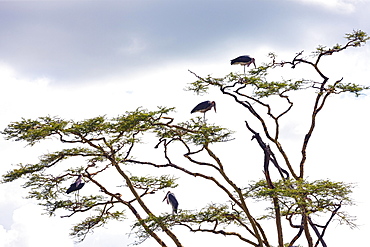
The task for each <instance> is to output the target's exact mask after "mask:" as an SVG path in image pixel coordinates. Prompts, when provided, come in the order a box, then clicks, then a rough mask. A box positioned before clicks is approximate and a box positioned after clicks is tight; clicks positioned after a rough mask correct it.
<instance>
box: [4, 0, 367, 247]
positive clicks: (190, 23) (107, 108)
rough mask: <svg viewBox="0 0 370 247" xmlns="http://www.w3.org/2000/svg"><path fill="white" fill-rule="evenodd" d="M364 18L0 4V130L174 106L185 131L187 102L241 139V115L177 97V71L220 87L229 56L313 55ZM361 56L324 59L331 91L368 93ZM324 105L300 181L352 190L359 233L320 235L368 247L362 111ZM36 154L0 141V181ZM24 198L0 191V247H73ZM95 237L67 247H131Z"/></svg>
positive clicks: (313, 5) (359, 105) (204, 8)
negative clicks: (344, 87) (23, 122)
mask: <svg viewBox="0 0 370 247" xmlns="http://www.w3.org/2000/svg"><path fill="white" fill-rule="evenodd" d="M369 13H370V2H369V1H368V0H325V1H321V0H291V1H288V0H282V1H278V0H260V1H252V0H244V1H233V0H231V1H221V0H216V1H215V0H213V1H211V0H197V1H192V0H189V1H170V0H164V1H155V0H151V1H150V0H145V1H144V0H143V1H126V0H122V1H99V0H96V1H74V0H71V1H58V0H55V1H52V0H50V1H47V0H46V1H31V0H29V1H27V0H25V1H17V0H13V1H11V0H9V1H1V0H0V37H1V38H0V85H1V97H0V115H1V121H0V129H2V130H3V129H4V128H5V127H6V125H7V124H8V123H9V122H11V121H17V120H19V119H21V118H22V117H24V118H36V117H39V116H45V115H51V116H60V117H63V118H67V119H75V120H82V119H85V118H88V117H95V116H98V115H108V116H113V117H114V116H116V115H118V114H121V113H123V112H124V111H126V110H133V109H136V108H137V107H139V106H143V107H145V108H148V109H155V108H154V107H155V106H168V107H172V106H174V107H176V109H177V113H176V117H178V118H179V119H180V120H186V119H188V118H190V117H191V116H190V114H189V111H190V110H191V108H192V107H193V106H194V105H195V104H196V103H198V102H200V101H203V100H207V99H215V100H216V101H217V102H218V105H217V106H218V109H217V110H218V112H217V114H214V113H210V114H209V120H210V121H213V122H221V123H222V124H223V123H224V124H226V125H228V124H229V125H228V126H227V127H231V128H234V127H235V128H236V129H237V128H241V129H242V130H240V132H239V133H245V130H244V128H243V121H244V116H235V113H236V112H235V111H234V112H233V111H230V110H228V109H229V107H228V105H229V103H230V102H231V101H230V100H225V99H224V97H222V96H220V95H219V94H211V95H207V96H196V95H194V94H192V93H190V92H186V91H184V90H183V89H184V88H185V87H186V83H189V82H192V81H193V80H194V77H193V76H192V75H191V74H190V73H189V72H188V70H189V69H190V70H192V71H194V72H196V73H198V74H199V75H204V76H206V75H208V74H211V75H213V76H223V75H225V74H227V73H229V72H242V67H240V66H231V65H230V59H233V58H235V57H237V56H239V55H244V54H250V55H252V56H253V57H255V58H256V62H257V65H258V64H259V63H262V62H267V61H268V60H267V54H268V52H275V53H276V54H278V55H279V58H281V59H283V60H284V59H285V60H288V59H291V58H292V57H293V56H294V55H295V53H296V52H299V51H302V50H304V51H306V52H307V54H309V53H310V51H312V50H314V49H315V47H317V46H318V45H319V44H321V45H327V46H332V45H334V44H336V43H343V42H345V40H344V39H343V36H344V34H345V33H350V32H352V30H354V29H355V30H357V29H361V30H363V31H365V32H368V33H369V32H370V15H369ZM369 55H370V48H369V44H368V45H367V46H364V47H362V48H356V49H350V50H348V51H345V52H343V53H342V54H338V55H337V56H335V57H334V56H333V57H329V58H327V59H326V60H325V61H324V62H323V66H324V68H325V71H326V73H328V74H329V75H330V76H333V79H335V80H336V79H340V78H341V77H342V76H343V77H344V78H345V80H348V82H356V83H361V84H364V85H370V79H369V78H370V71H369V67H370V58H369V57H370V56H369ZM308 73H309V71H308ZM330 100H331V101H330V103H329V104H328V108H327V109H326V110H325V112H324V113H323V114H326V115H325V116H324V115H322V117H321V119H320V124H321V125H320V126H322V127H319V128H318V129H317V133H315V134H316V137H317V138H313V140H312V147H311V149H310V150H309V151H311V152H312V153H315V154H316V157H313V158H312V159H311V160H310V162H311V164H312V166H310V168H309V169H308V174H310V176H311V178H313V179H318V178H331V179H333V180H336V181H347V182H354V183H356V185H357V187H356V189H355V191H354V199H355V201H356V203H357V206H354V207H353V208H351V209H348V211H349V212H350V213H351V214H353V215H356V216H357V218H358V222H357V223H358V224H359V228H358V229H354V230H350V229H349V228H347V227H345V226H339V225H336V224H333V227H332V228H331V229H330V231H328V233H327V234H328V244H329V245H330V246H362V245H364V244H365V243H366V244H368V242H369V241H368V238H367V236H366V235H365V234H366V233H368V232H369V231H370V226H369V222H370V217H369V216H368V213H367V210H368V208H369V207H370V200H369V199H368V197H367V196H364V195H366V193H368V190H369V186H368V184H367V183H366V180H367V179H368V177H367V174H366V173H365V171H366V168H365V169H364V167H367V165H369V161H368V159H367V158H368V157H367V153H368V146H367V145H368V144H367V142H366V140H368V138H370V134H369V128H368V126H369V124H370V120H369V118H368V105H369V103H370V100H369V96H363V97H359V98H355V97H352V96H348V95H347V96H345V95H343V96H338V97H332V98H331V99H330ZM226 119H232V121H226ZM300 122H301V119H297V118H294V119H293V120H292V121H291V122H290V123H287V124H286V125H285V130H286V131H287V132H288V131H289V134H286V138H287V143H288V146H289V145H290V146H291V147H292V148H293V149H294V146H297V145H296V143H295V141H296V140H297V139H296V138H295V137H296V136H298V135H299V134H301V133H304V130H301V128H303V127H302V126H300ZM302 122H303V121H302ZM243 131H244V132H243ZM237 133H238V132H237ZM248 138H250V137H249V136H248ZM328 140H329V141H328ZM330 140H331V142H330ZM333 140H334V141H333ZM47 148H48V147H45V146H41V147H40V148H39V149H36V151H35V149H30V148H24V144H23V143H15V142H9V141H5V140H4V139H3V138H1V139H0V152H1V156H0V157H1V158H0V160H1V166H0V173H4V172H5V171H7V170H9V169H11V167H12V166H11V164H16V163H21V162H23V163H27V162H36V161H37V157H38V156H39V155H40V154H42V153H45V152H46V150H47ZM297 157H299V156H297ZM256 172H257V173H256V174H259V173H258V172H260V170H257V171H256ZM251 173H253V172H252V171H251ZM260 175H261V174H259V175H258V176H260ZM236 179H239V178H236ZM247 179H249V180H253V177H248V178H247ZM254 179H256V178H254ZM186 191H187V188H186V187H184V186H183V187H182V188H181V186H180V187H179V189H178V191H177V192H176V194H177V196H178V197H179V200H180V198H181V195H182V196H183V197H182V198H183V199H182V205H184V204H185V201H186V199H185V198H186V195H184V193H185V192H186ZM25 195H26V194H25V193H24V191H22V190H21V189H20V187H19V182H15V183H13V184H6V185H0V212H1V213H0V247H15V246H17V247H33V246H38V247H43V246H50V242H51V241H53V242H54V243H55V242H56V241H57V243H58V245H55V246H74V243H73V240H72V239H70V238H69V236H68V232H69V226H70V224H71V222H70V221H69V219H63V220H61V219H59V218H48V217H46V216H41V215H40V214H41V209H40V208H39V207H37V206H35V204H34V203H33V202H31V201H29V200H25V199H23V197H24V196H25ZM198 199H200V198H198ZM185 205H186V204H185ZM36 222H37V227H35V224H36ZM107 229H109V230H107ZM107 229H101V230H99V231H97V232H96V234H94V235H90V236H88V238H87V240H86V242H84V243H81V244H78V245H76V246H78V247H85V246H90V247H91V246H102V245H103V244H106V245H105V246H125V245H126V243H132V241H133V240H132V238H131V239H130V238H129V239H128V238H127V237H128V236H127V235H125V234H123V233H124V232H125V230H124V229H125V227H124V226H122V225H117V224H112V225H110V226H109V227H108V228H107ZM344 235H345V238H343V237H340V236H344ZM185 236H187V235H186V234H185ZM188 236H189V237H188V238H187V239H188V240H187V241H189V242H188V243H192V245H191V244H189V246H196V245H194V242H191V241H195V240H194V239H193V236H194V235H188ZM200 239H202V238H200ZM206 240H207V239H206V238H205V239H204V241H206ZM199 241H200V240H199ZM220 241H222V239H220ZM185 243H187V242H186V241H185ZM150 244H151V243H150V242H149V243H147V244H144V245H143V246H151V245H150ZM198 246H200V244H199V245H198Z"/></svg>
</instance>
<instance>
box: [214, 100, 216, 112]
mask: <svg viewBox="0 0 370 247" xmlns="http://www.w3.org/2000/svg"><path fill="white" fill-rule="evenodd" d="M213 109H215V112H216V102H214V101H213Z"/></svg>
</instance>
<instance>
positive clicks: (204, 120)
mask: <svg viewBox="0 0 370 247" xmlns="http://www.w3.org/2000/svg"><path fill="white" fill-rule="evenodd" d="M203 122H204V123H205V122H206V112H204V113H203Z"/></svg>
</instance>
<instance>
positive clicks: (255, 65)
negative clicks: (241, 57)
mask: <svg viewBox="0 0 370 247" xmlns="http://www.w3.org/2000/svg"><path fill="white" fill-rule="evenodd" d="M252 61H253V65H254V68H255V69H256V68H257V66H256V63H255V62H254V58H253V60H252Z"/></svg>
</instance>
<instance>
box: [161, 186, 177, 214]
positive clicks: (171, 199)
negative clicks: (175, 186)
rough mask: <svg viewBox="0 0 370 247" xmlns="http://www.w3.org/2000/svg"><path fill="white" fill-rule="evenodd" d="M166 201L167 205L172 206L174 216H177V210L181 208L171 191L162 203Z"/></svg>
mask: <svg viewBox="0 0 370 247" xmlns="http://www.w3.org/2000/svg"><path fill="white" fill-rule="evenodd" d="M164 200H167V204H171V206H172V214H177V208H178V207H179V203H178V201H177V199H176V197H175V195H174V194H173V193H171V191H168V192H167V194H166V196H165V197H164V199H163V201H162V202H164Z"/></svg>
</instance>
